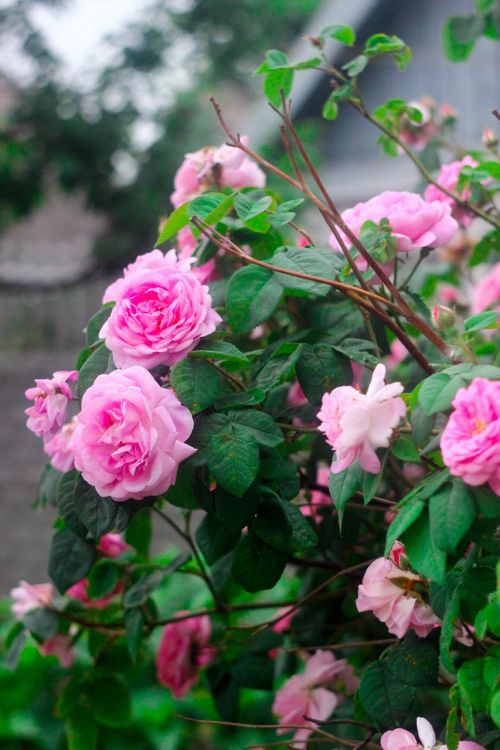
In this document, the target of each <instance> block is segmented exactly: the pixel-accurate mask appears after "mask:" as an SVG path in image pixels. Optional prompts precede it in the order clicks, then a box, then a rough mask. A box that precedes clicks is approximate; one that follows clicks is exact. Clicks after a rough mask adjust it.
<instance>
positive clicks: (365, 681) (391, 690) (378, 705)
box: [358, 661, 417, 729]
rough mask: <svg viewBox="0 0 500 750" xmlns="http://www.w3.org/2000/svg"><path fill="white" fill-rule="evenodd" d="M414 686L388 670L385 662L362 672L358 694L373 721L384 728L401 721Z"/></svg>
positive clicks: (409, 707) (373, 664) (411, 702)
mask: <svg viewBox="0 0 500 750" xmlns="http://www.w3.org/2000/svg"><path fill="white" fill-rule="evenodd" d="M416 692H417V688H415V687H412V686H409V685H405V684H404V683H402V682H401V680H399V679H397V677H395V676H394V675H393V674H392V673H391V672H390V671H389V669H388V666H387V663H386V662H384V661H378V662H374V663H372V664H370V665H369V666H368V668H367V669H366V670H365V672H364V673H363V676H362V678H361V682H360V685H359V688H358V696H359V698H360V700H361V703H362V704H363V706H364V708H365V710H366V711H367V712H368V714H369V715H370V718H371V719H372V721H374V722H375V724H376V725H377V726H379V727H382V728H383V729H389V728H390V729H392V728H393V727H397V726H400V725H401V724H404V722H405V719H406V717H407V715H408V713H409V711H410V709H411V707H412V705H413V701H414V699H415V695H416Z"/></svg>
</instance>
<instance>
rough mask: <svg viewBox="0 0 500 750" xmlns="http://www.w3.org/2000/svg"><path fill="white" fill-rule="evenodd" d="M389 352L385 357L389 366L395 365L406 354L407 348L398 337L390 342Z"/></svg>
mask: <svg viewBox="0 0 500 750" xmlns="http://www.w3.org/2000/svg"><path fill="white" fill-rule="evenodd" d="M390 348H391V353H390V354H389V356H388V357H387V364H388V365H389V367H396V366H397V365H399V363H400V362H402V361H403V360H404V359H406V357H407V356H408V349H407V348H406V346H405V345H404V344H402V343H401V341H400V340H399V339H394V341H393V342H392V343H391V347H390Z"/></svg>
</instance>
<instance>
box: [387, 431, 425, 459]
mask: <svg viewBox="0 0 500 750" xmlns="http://www.w3.org/2000/svg"><path fill="white" fill-rule="evenodd" d="M391 453H392V455H393V456H396V458H398V459H399V460H400V461H410V462H413V463H420V460H421V459H420V456H419V455H418V451H417V449H416V448H415V445H414V444H413V442H412V441H411V440H410V438H407V437H400V438H397V440H395V441H394V442H393V443H392V445H391Z"/></svg>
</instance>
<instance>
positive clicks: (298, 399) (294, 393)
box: [288, 381, 307, 406]
mask: <svg viewBox="0 0 500 750" xmlns="http://www.w3.org/2000/svg"><path fill="white" fill-rule="evenodd" d="M288 403H289V404H290V406H303V405H304V404H307V398H306V395H305V393H304V391H303V390H302V388H301V387H300V384H299V383H298V382H297V381H295V382H294V383H292V385H291V386H290V389H289V391H288Z"/></svg>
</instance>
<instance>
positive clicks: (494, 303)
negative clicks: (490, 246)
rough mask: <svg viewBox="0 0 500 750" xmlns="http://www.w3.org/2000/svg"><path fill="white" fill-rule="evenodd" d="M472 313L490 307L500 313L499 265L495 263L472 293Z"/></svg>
mask: <svg viewBox="0 0 500 750" xmlns="http://www.w3.org/2000/svg"><path fill="white" fill-rule="evenodd" d="M471 306H472V312H473V313H480V312H483V310H486V309H487V308H488V307H491V308H492V309H493V310H498V311H500V263H495V265H494V266H492V267H491V268H490V269H489V271H488V273H487V274H486V276H484V277H483V278H482V279H481V281H480V282H479V284H477V285H476V286H475V288H474V291H473V293H472V305H471Z"/></svg>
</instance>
